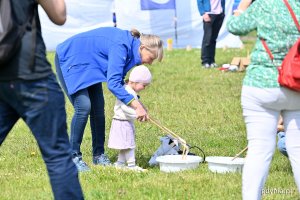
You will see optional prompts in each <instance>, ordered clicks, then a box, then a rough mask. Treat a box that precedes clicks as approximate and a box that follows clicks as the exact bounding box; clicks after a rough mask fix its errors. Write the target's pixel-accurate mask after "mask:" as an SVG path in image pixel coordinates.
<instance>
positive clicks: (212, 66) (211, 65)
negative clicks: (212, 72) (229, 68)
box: [210, 63, 218, 68]
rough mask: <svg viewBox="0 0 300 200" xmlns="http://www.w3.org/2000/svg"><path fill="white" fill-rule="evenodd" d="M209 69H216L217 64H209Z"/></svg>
mask: <svg viewBox="0 0 300 200" xmlns="http://www.w3.org/2000/svg"><path fill="white" fill-rule="evenodd" d="M210 67H211V68H216V67H218V65H217V63H211V64H210Z"/></svg>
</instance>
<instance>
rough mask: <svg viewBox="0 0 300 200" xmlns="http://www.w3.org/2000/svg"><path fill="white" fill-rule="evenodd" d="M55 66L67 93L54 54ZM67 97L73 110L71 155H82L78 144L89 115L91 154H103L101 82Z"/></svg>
mask: <svg viewBox="0 0 300 200" xmlns="http://www.w3.org/2000/svg"><path fill="white" fill-rule="evenodd" d="M55 66H56V73H57V76H58V79H59V81H60V83H61V86H62V88H63V90H64V91H65V93H66V94H68V92H67V88H66V84H65V81H64V79H63V76H62V72H61V68H60V64H59V62H58V58H57V55H56V56H55ZM68 98H69V100H70V101H71V103H72V105H73V107H74V110H75V113H74V115H73V118H72V123H71V136H70V143H71V148H72V155H73V157H75V156H82V153H81V151H80V145H81V143H82V138H83V134H84V129H85V126H86V124H87V120H88V118H89V117H90V126H91V131H92V147H93V156H99V155H101V154H103V153H104V142H105V115H104V96H103V90H102V83H97V84H94V85H91V86H89V87H88V88H85V89H82V90H79V91H78V92H76V93H75V94H72V95H68Z"/></svg>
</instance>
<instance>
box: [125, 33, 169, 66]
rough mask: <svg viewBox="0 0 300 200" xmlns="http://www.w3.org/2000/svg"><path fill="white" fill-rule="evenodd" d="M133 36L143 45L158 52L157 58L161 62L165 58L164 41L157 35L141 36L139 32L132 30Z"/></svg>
mask: <svg viewBox="0 0 300 200" xmlns="http://www.w3.org/2000/svg"><path fill="white" fill-rule="evenodd" d="M131 35H132V36H133V37H136V38H139V39H140V41H141V44H142V45H145V47H146V48H148V49H149V50H150V51H152V52H156V58H157V60H158V61H159V62H160V61H162V59H163V57H164V47H163V41H162V40H161V39H160V37H159V36H157V35H152V34H141V33H140V32H139V31H138V30H136V29H132V30H131Z"/></svg>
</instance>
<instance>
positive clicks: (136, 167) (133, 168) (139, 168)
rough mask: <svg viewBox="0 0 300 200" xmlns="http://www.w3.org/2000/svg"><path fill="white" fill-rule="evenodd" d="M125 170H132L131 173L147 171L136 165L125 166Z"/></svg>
mask: <svg viewBox="0 0 300 200" xmlns="http://www.w3.org/2000/svg"><path fill="white" fill-rule="evenodd" d="M126 169H129V170H132V171H136V172H146V171H148V170H147V169H143V168H141V167H139V166H137V165H134V166H127V167H126Z"/></svg>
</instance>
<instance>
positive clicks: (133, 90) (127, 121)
mask: <svg viewBox="0 0 300 200" xmlns="http://www.w3.org/2000/svg"><path fill="white" fill-rule="evenodd" d="M151 79H152V75H151V73H150V71H149V69H148V68H147V67H145V66H144V65H140V66H137V67H135V68H134V69H133V70H132V71H131V73H130V75H129V81H128V83H127V84H126V85H124V87H125V89H126V90H127V91H128V92H129V93H130V94H132V95H133V96H134V98H135V99H136V100H138V95H137V94H138V93H139V92H140V91H142V90H144V89H145V88H146V86H148V85H149V84H150V83H151ZM135 119H136V112H135V110H134V109H133V108H131V107H130V106H128V105H125V104H124V103H123V102H121V101H120V100H118V99H117V100H116V103H115V106H114V116H113V121H112V124H111V129H110V133H109V139H108V147H109V148H112V149H117V150H119V151H120V152H119V155H118V160H117V162H115V163H114V165H115V166H116V167H118V168H124V169H130V170H134V171H145V169H143V168H141V167H139V166H137V165H136V163H135V127H134V120H135ZM126 164H127V165H126Z"/></svg>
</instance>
